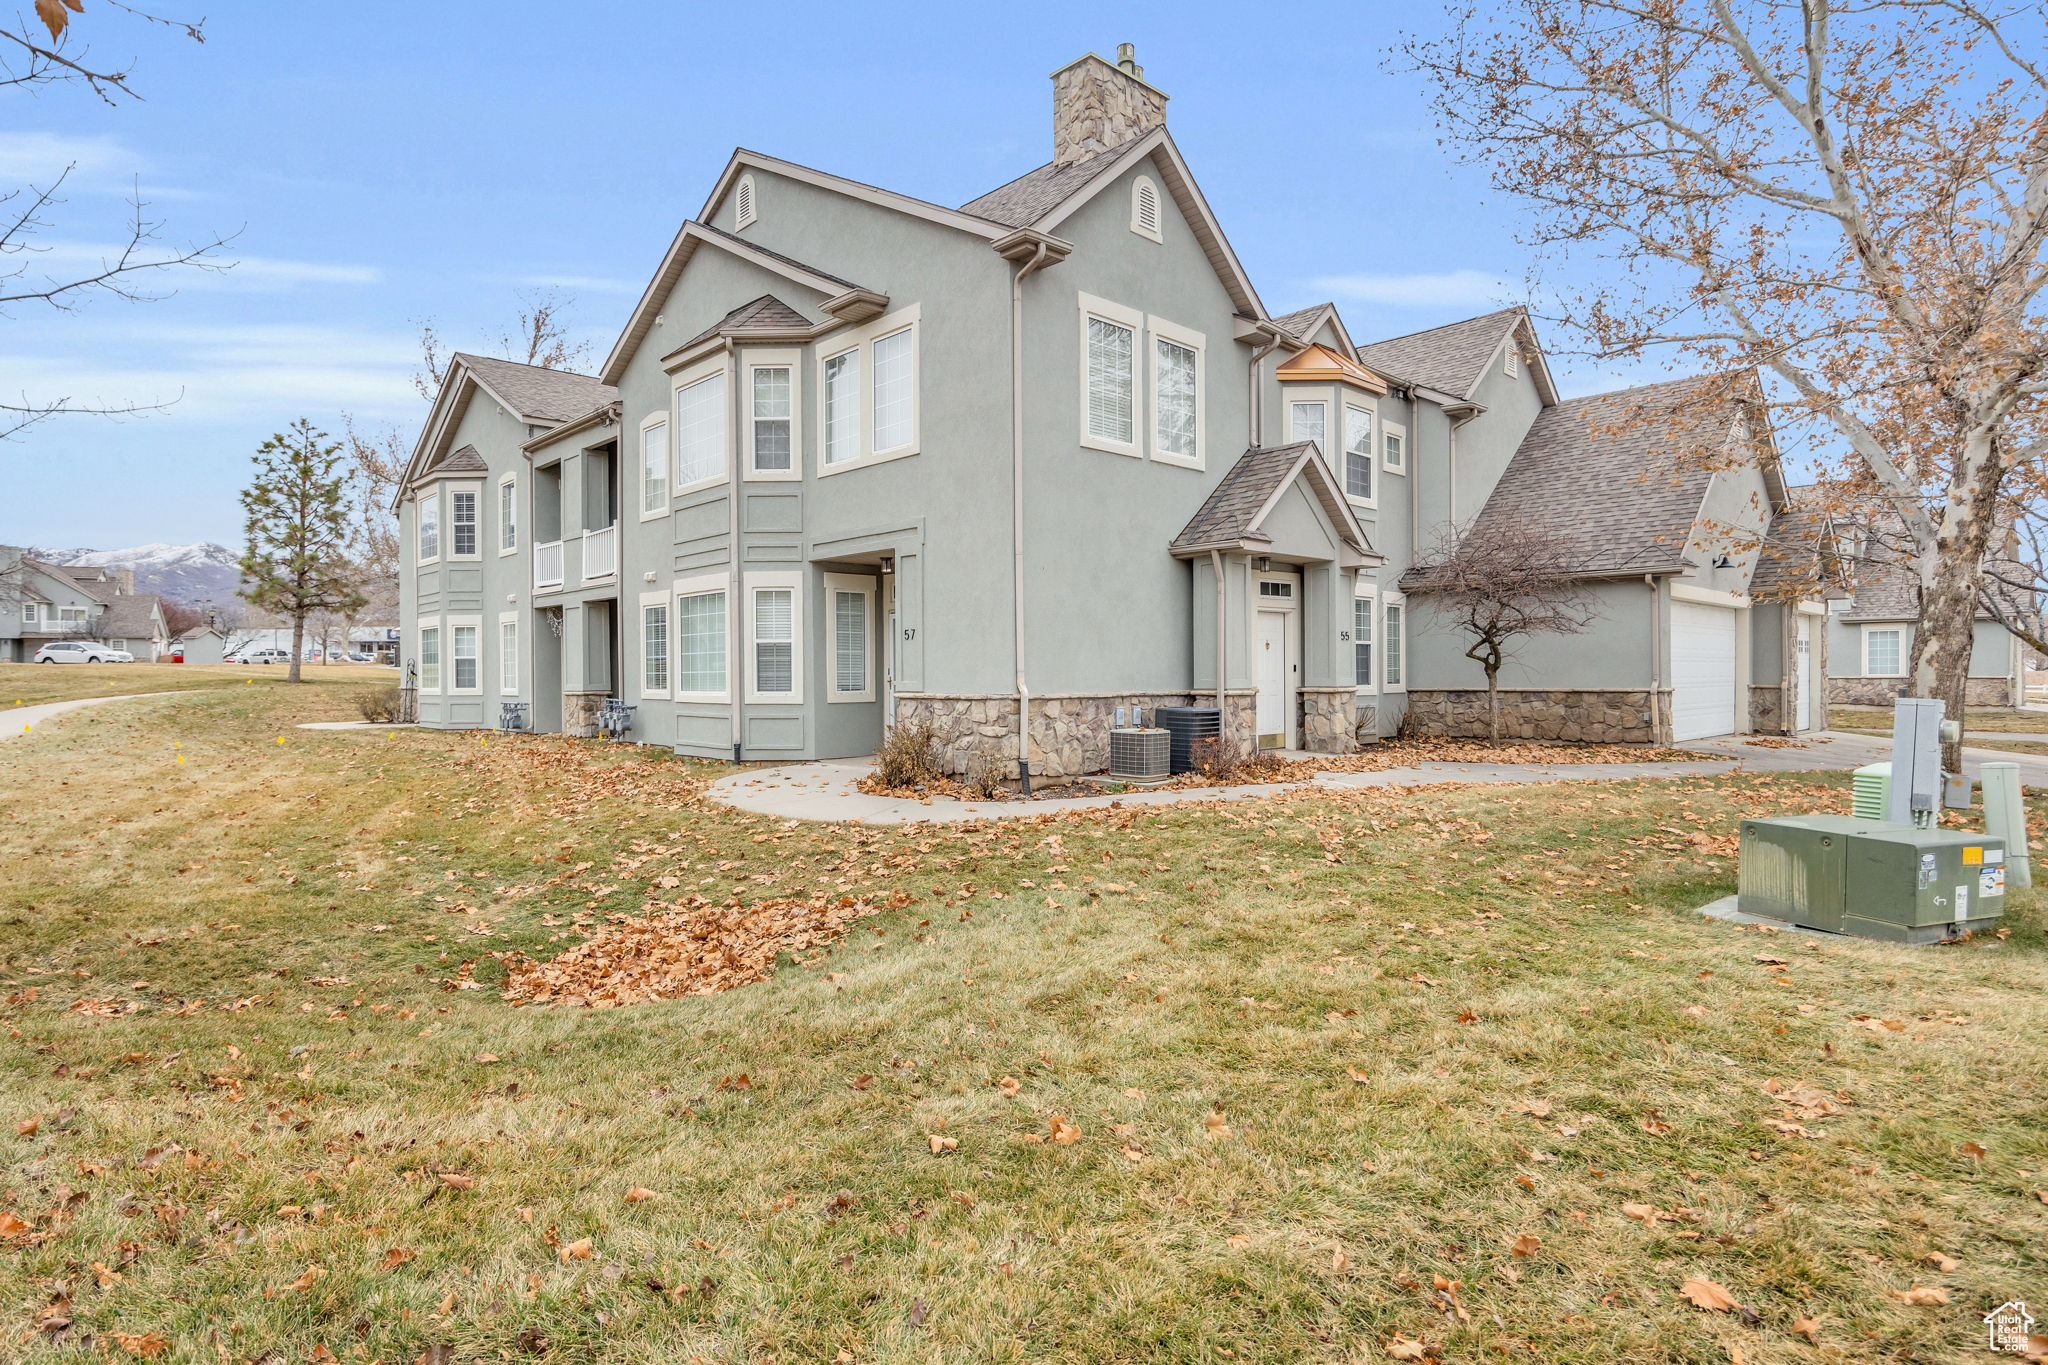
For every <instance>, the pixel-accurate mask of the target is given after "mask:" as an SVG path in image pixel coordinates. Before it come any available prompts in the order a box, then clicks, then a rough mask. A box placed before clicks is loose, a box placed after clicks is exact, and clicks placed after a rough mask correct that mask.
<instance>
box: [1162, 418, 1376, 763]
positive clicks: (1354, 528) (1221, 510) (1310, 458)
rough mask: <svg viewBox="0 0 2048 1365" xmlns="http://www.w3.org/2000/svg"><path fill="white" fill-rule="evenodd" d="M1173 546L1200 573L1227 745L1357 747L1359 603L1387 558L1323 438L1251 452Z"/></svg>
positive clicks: (1203, 665)
mask: <svg viewBox="0 0 2048 1365" xmlns="http://www.w3.org/2000/svg"><path fill="white" fill-rule="evenodd" d="M1170 551H1171V553H1172V554H1173V555H1174V556H1175V557H1177V558H1180V559H1184V560H1187V561H1188V562H1189V564H1190V565H1191V567H1192V570H1193V572H1192V588H1191V593H1190V600H1189V610H1190V612H1191V619H1190V624H1191V627H1192V629H1191V635H1192V638H1193V653H1194V658H1193V660H1192V661H1191V662H1192V674H1193V678H1194V691H1195V693H1196V700H1197V704H1201V703H1203V702H1205V701H1206V702H1209V703H1211V704H1218V703H1217V698H1218V697H1219V696H1220V697H1221V701H1220V705H1221V707H1222V710H1223V733H1224V736H1225V739H1226V741H1228V742H1229V743H1230V744H1231V745H1232V746H1234V747H1235V748H1236V749H1237V750H1239V751H1240V752H1249V751H1251V750H1252V749H1255V748H1256V749H1301V750H1306V751H1308V752H1310V753H1349V752H1351V751H1352V750H1353V749H1355V748H1356V747H1357V745H1358V738H1357V723H1358V687H1359V683H1358V678H1359V674H1358V671H1357V663H1356V655H1355V649H1356V645H1355V643H1354V640H1353V624H1354V615H1355V609H1354V607H1353V605H1352V604H1353V602H1354V601H1355V600H1357V582H1358V576H1359V575H1360V573H1361V572H1366V573H1369V572H1370V571H1371V570H1372V569H1374V568H1377V567H1378V566H1379V565H1380V564H1382V563H1383V562H1384V560H1383V559H1382V557H1381V556H1380V555H1378V554H1377V553H1375V552H1374V551H1373V549H1372V546H1371V543H1370V542H1369V541H1368V539H1367V538H1366V534H1365V530H1364V528H1363V527H1362V526H1361V525H1360V524H1359V522H1358V518H1357V516H1356V514H1355V513H1353V511H1352V509H1351V505H1350V503H1349V502H1348V501H1346V499H1345V497H1344V493H1343V489H1342V487H1341V486H1340V485H1339V484H1338V482H1337V479H1336V476H1335V474H1334V473H1332V472H1331V469H1330V466H1329V465H1328V464H1327V463H1326V462H1325V461H1324V459H1323V456H1322V453H1321V452H1320V451H1319V450H1318V449H1317V448H1316V446H1315V444H1314V443H1313V442H1308V441H1303V442H1297V443H1295V444H1293V445H1285V446H1273V447H1254V448H1253V449H1251V450H1248V451H1246V452H1245V453H1244V455H1243V456H1242V457H1241V458H1240V459H1239V460H1238V462H1237V464H1236V465H1235V466H1234V467H1233V468H1232V469H1231V471H1230V472H1229V473H1228V474H1226V475H1225V476H1224V478H1223V481H1222V482H1221V483H1219V484H1218V485H1217V486H1216V488H1215V491H1214V492H1212V493H1211V494H1210V495H1209V497H1208V500H1207V501H1205V502H1204V503H1203V504H1202V506H1201V508H1200V509H1199V510H1198V511H1197V512H1196V513H1195V515H1194V517H1193V518H1192V519H1191V520H1190V521H1189V522H1188V524H1187V526H1186V528H1185V529H1183V530H1182V531H1181V533H1180V535H1179V536H1177V537H1176V538H1175V539H1174V541H1173V544H1172V545H1171V547H1170ZM1219 679H1220V680H1221V683H1220V687H1219ZM1204 694H1206V695H1204Z"/></svg>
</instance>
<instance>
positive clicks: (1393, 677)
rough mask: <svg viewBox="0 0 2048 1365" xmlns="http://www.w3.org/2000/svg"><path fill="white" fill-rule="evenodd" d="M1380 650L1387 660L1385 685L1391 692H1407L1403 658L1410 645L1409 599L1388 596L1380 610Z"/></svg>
mask: <svg viewBox="0 0 2048 1365" xmlns="http://www.w3.org/2000/svg"><path fill="white" fill-rule="evenodd" d="M1380 627H1381V628H1380V641H1381V644H1380V650H1381V654H1382V657H1383V658H1385V660H1386V674H1385V684H1386V687H1387V689H1388V690H1389V691H1405V690H1406V689H1407V686H1408V684H1407V683H1406V682H1404V681H1403V678H1404V676H1405V674H1404V672H1403V670H1404V669H1405V668H1406V667H1407V661H1406V659H1405V658H1404V657H1403V656H1404V655H1405V654H1406V652H1407V644H1408V599H1407V598H1405V597H1401V596H1398V595H1395V594H1391V593H1390V594H1388V596H1387V598H1386V601H1385V603H1384V604H1383V605H1382V607H1381V609H1380Z"/></svg>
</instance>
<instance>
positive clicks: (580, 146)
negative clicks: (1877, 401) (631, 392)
mask: <svg viewBox="0 0 2048 1365" xmlns="http://www.w3.org/2000/svg"><path fill="white" fill-rule="evenodd" d="M182 2H183V0H161V3H162V4H164V5H166V6H175V5H177V4H179V3H182ZM24 8H25V6H24ZM196 8H200V9H203V10H204V12H205V14H206V16H207V25H206V33H207V42H206V43H205V45H204V46H195V45H194V44H192V43H190V42H188V41H184V40H182V39H178V38H175V37H173V36H170V35H168V34H162V33H152V32H146V31H143V30H141V29H139V28H138V27H137V26H136V25H135V24H134V23H133V22H132V21H129V20H125V19H123V18H122V17H121V16H119V15H118V14H117V13H116V12H114V11H112V10H111V9H109V8H108V7H107V6H105V5H99V4H88V8H87V12H86V14H85V15H83V16H82V18H81V21H80V27H81V33H82V34H83V35H84V36H86V37H89V38H90V39H91V42H92V48H93V55H94V56H95V57H98V58H100V59H102V60H109V59H111V60H114V61H122V62H125V61H126V60H127V59H129V58H131V57H132V58H133V59H134V60H135V66H136V80H135V84H136V88H137V89H138V90H139V91H140V92H141V93H142V94H143V95H144V96H146V99H145V101H144V102H141V103H132V102H124V104H123V105H122V107H120V108H118V109H108V108H106V107H104V106H102V105H100V104H98V103H97V102H95V101H93V100H92V99H91V98H90V96H88V95H86V94H83V93H81V92H77V91H52V92H46V93H44V94H42V95H40V96H37V97H33V98H31V97H26V96H22V95H0V190H4V189H6V188H11V187H14V186H16V185H19V184H21V183H23V181H25V180H41V179H44V178H47V177H48V176H49V175H51V174H52V173H54V172H55V171H57V170H61V169H62V167H63V166H64V165H65V164H66V163H67V162H73V161H75V162H76V163H77V165H78V169H77V171H76V172H75V173H74V176H73V180H72V183H71V186H70V192H69V194H68V202H67V203H65V204H64V205H63V206H62V207H60V208H59V209H57V210H55V211H53V213H52V215H51V216H52V219H53V222H52V226H51V229H50V230H49V231H48V232H47V233H46V234H45V235H44V237H43V239H42V240H43V243H44V244H45V245H47V246H51V247H53V248H56V249H57V253H58V254H57V256H55V257H53V258H52V259H53V261H61V260H62V259H68V258H74V257H77V256H80V255H85V256H87V257H90V255H91V254H92V253H93V251H94V250H95V249H96V248H97V247H98V246H100V245H101V244H104V243H106V242H108V241H110V240H114V238H115V235H116V234H117V233H118V231H119V229H120V227H121V225H122V222H123V214H124V213H125V212H126V210H125V206H124V204H123V202H122V196H123V195H124V194H125V193H127V192H128V191H129V189H130V187H131V184H132V183H133V182H134V180H135V179H136V178H138V177H139V180H140V184H141V189H142V195H143V197H144V198H145V199H147V200H149V201H150V202H151V206H152V207H151V213H152V215H153V216H157V217H161V218H163V219H165V220H166V221H167V224H168V226H167V228H166V236H167V237H168V238H170V239H172V240H182V239H187V238H193V237H204V236H207V235H209V234H213V233H223V234H225V233H236V234H239V235H238V236H237V237H236V240H235V242H234V245H233V249H232V253H231V255H232V257H233V258H234V259H236V260H238V261H239V262H240V264H239V265H238V266H237V268H236V269H234V270H233V271H230V272H228V273H226V274H223V275H218V276H192V275H185V276H183V277H182V278H180V279H179V280H178V281H176V283H177V291H176V293H175V295H174V296H173V297H170V298H168V299H165V300H163V301H161V302H154V303H149V304H144V305H133V304H127V303H122V302H120V301H118V300H111V299H108V300H101V301H99V302H96V303H93V304H92V305H90V306H89V307H87V308H85V309H84V310H83V311H81V312H78V313H74V314H69V315H63V316H53V315H50V314H48V313H47V312H39V311H36V310H33V309H19V310H17V312H16V313H15V315H14V316H13V317H11V318H7V319H0V376H4V377H0V388H4V389H5V390H6V391H7V392H9V393H10V394H12V393H15V392H18V391H19V390H22V389H27V390H28V391H29V392H30V393H31V394H34V395H38V396H42V397H49V396H54V395H58V394H69V395H72V396H73V397H75V398H80V399H87V398H94V397H99V398H105V399H108V400H144V401H148V400H166V399H177V400H178V401H176V402H175V403H174V404H173V405H172V406H171V407H170V408H169V409H168V410H167V411H165V412H163V413H160V414H156V415H151V416H147V417H137V418H132V419H125V420H121V421H108V420H103V419H95V418H69V419H65V420H61V421H53V422H48V423H45V424H43V425H42V426H40V427H38V428H35V429H34V430H32V431H30V432H28V433H26V434H25V435H23V436H22V437H20V438H18V439H17V440H15V441H13V442H8V443H4V444H0V488H4V489H5V490H6V492H5V494H0V543H23V542H26V543H31V544H40V545H50V546H91V547H95V548H111V547H116V546H123V545H131V544H137V543H141V542H146V541H173V542H189V541H196V540H216V541H220V542H221V543H223V544H227V545H230V546H234V545H237V544H238V543H239V540H238V537H239V535H240V515H239V510H238V507H237V504H236V502H235V493H236V491H237V489H238V488H239V487H240V486H241V484H242V483H243V481H244V479H245V477H246V473H247V469H248V458H249V455H250V453H251V452H252V451H253V450H254V449H255V447H256V446H257V445H258V444H259V443H260V442H261V441H262V440H263V439H264V438H265V437H266V436H267V435H269V434H270V433H271V432H272V431H275V430H277V429H278V428H280V427H282V426H283V425H284V424H285V423H286V422H288V421H290V420H291V419H293V418H295V417H299V416H305V417H308V418H310V419H311V420H313V421H314V422H315V423H316V424H318V425H321V426H324V427H326V428H328V429H330V430H333V429H336V428H338V426H339V423H340V415H341V413H342V412H344V411H349V412H353V413H355V414H356V415H357V417H358V418H359V419H361V420H364V421H367V422H372V423H378V422H393V423H400V424H404V425H406V426H408V427H411V426H412V425H413V424H416V423H417V421H418V420H419V418H420V416H421V414H422V412H423V409H424V404H423V403H422V402H421V400H420V399H419V398H418V397H417V395H415V394H414V392H413V390H412V388H411V385H410V383H409V382H408V375H409V374H410V373H411V371H412V369H413V365H414V361H415V357H416V354H417V349H416V343H415V340H414V338H415V335H416V331H417V327H416V320H418V319H422V318H433V319H435V320H436V322H437V324H438V326H439V329H440V331H441V332H442V334H443V335H444V336H445V337H446V338H447V339H448V340H449V342H451V343H452V344H454V345H456V346H480V345H482V344H484V343H485V341H486V339H487V338H489V337H492V336H496V335H498V334H499V331H500V330H502V329H504V328H506V327H508V326H509V325H510V322H511V319H512V317H513V314H514V313H515V311H516V310H517V308H518V306H519V293H520V291H521V290H522V289H531V288H533V287H537V286H544V285H549V284H554V285H559V286H561V287H562V288H564V289H565V290H566V291H567V292H568V293H570V294H572V295H573V296H574V300H575V306H574V309H573V319H574V321H575V322H576V323H577V325H578V329H579V332H581V333H583V334H585V335H587V336H588V337H589V339H590V340H591V342H592V343H593V350H594V351H595V352H597V353H599V354H601V353H602V351H603V350H604V348H605V345H606V344H608V342H609V340H610V338H611V335H612V334H613V332H614V331H615V330H616V329H617V327H618V326H619V325H620V324H621V323H622V322H623V321H624V318H625V315H626V313H627V311H628V310H629V309H630V307H631V305H632V302H633V299H634V297H635V296H636V295H637V293H638V291H639V290H640V288H641V286H642V284H643V283H644V281H645V277H646V275H647V274H648V273H649V272H651V271H652V270H653V268H654V266H655V265H656V263H657V262H658V260H659V258H660V254H661V252H662V250H663V248H664V247H665V246H666V245H667V243H668V240H669V238H670V236H671V234H672V233H673V232H674V230H675V228H676V225H677V224H678V223H679V222H680V221H681V220H682V219H684V218H686V217H687V216H689V215H690V214H691V213H694V212H695V211H696V210H697V208H698V207H699V206H700V205H701V204H702V202H703V198H704V196H705V194H706V192H707V191H708V190H709V188H710V186H711V183H712V181H713V180H714V179H715V177H716V176H717V174H718V172H719V170H720V169H721V168H722V167H723V165H724V163H725V160H726V158H727V156H728V155H729V153H730V152H731V150H732V148H733V147H734V146H736V145H745V146H749V147H753V148H756V149H758V150H761V151H764V152H769V153H772V154H774V155H777V156H783V157H787V158H789V159H791V160H794V161H798V162H802V163H804V164H807V165H813V166H817V167H820V168H823V169H826V170H830V171H834V172H837V173H840V174H844V175H849V176H852V177H855V178H857V179H861V180H866V181H870V182H873V183H876V184H881V185H886V186H889V187H890V188H892V189H898V190H901V191H903V192H905V193H908V194H914V195H917V196H920V197H922V198H927V199H932V200H936V201H938V202H941V203H947V204H958V203H961V202H963V201H965V200H967V199H969V198H971V197H973V196H974V195H976V194H979V193H981V192H982V191H984V190H986V189H989V188H991V187H993V186H994V185H997V184H1000V183H1001V182H1003V181H1005V180H1008V179H1010V178H1012V177H1013V176H1016V175H1018V174H1021V173H1022V172H1024V171H1026V170H1028V169H1030V168H1031V167H1033V166H1036V165H1038V164H1040V163H1041V162H1043V161H1045V160H1046V159H1047V158H1048V157H1049V155H1050V143H1051V112H1050V109H1051V82H1050V81H1049V80H1048V79H1047V77H1048V74H1049V73H1050V72H1051V71H1052V70H1053V69H1054V68H1055V67H1058V66H1061V65H1064V64H1065V63H1066V62H1067V61H1069V60H1071V59H1072V58H1074V57H1077V56H1079V55H1081V54H1082V53H1083V52H1087V51H1090V50H1093V51H1097V52H1101V53H1103V54H1105V55H1111V54H1113V52H1114V49H1115V45H1116V44H1117V43H1118V42H1120V41H1126V42H1134V43H1136V44H1137V46H1138V60H1139V61H1140V62H1141V63H1143V65H1144V66H1145V68H1146V75H1147V78H1148V79H1149V80H1151V81H1152V82H1153V83H1155V84H1156V85H1158V86H1160V87H1161V88H1162V89H1164V90H1165V91H1166V92H1167V93H1168V94H1169V95H1170V96H1172V102H1171V104H1170V105H1169V106H1168V123H1169V126H1170V127H1171V128H1172V129H1173V132H1174V136H1175V138H1176V140H1177V141H1178V142H1179V144H1180V146H1181V148H1182V150H1183V151H1184V152H1185V153H1186V155H1187V156H1188V158H1189V161H1190V163H1191V165H1192V166H1193V168H1194V171H1195V174H1196V176H1197V177H1198V178H1199V180H1200V181H1201V184H1202V187H1203V190H1204V192H1205V193H1206V194H1207V195H1208V197H1209V199H1210V202H1211V204H1212V205H1213V206H1214V207H1215V209H1216V211H1217V213H1218V215H1219V216H1220V218H1221V219H1222V222H1223V225H1224V229H1225V231H1226V232H1228V233H1229V235H1230V238H1231V241H1232V243H1233V245H1234V246H1235V247H1236V248H1237V251H1238V253H1239V255H1240V256H1241V257H1242V258H1243V259H1244V261H1245V263H1246V265H1247V267H1248V268H1249V269H1250V271H1251V272H1252V276H1253V279H1254V281H1255V282H1256V283H1257V285H1258V287H1259V289H1260V292H1261V294H1262V296H1263V297H1264V299H1265V301H1266V304H1267V306H1268V307H1269V308H1271V309H1273V310H1274V311H1275V312H1283V311H1286V310H1289V309H1292V308H1297V307H1300V306H1302V305H1304V304H1308V303H1312V302H1316V301H1319V300H1321V299H1323V298H1326V297H1335V298H1336V299H1337V300H1338V301H1339V302H1340V304H1341V305H1342V306H1343V307H1344V310H1345V313H1346V317H1347V319H1348V320H1349V322H1350V323H1351V327H1352V331H1353V334H1354V335H1356V336H1358V337H1359V338H1360V339H1361V340H1363V339H1366V338H1369V337H1376V336H1388V335H1395V334H1398V333H1402V332H1408V331H1413V330H1415V329H1417V328H1421V327H1427V326H1432V325H1435V324H1437V323H1440V322H1446V321H1450V320H1453V319H1455V318H1459V317H1465V316H1469V315H1471V314H1473V313H1477V312H1482V311H1485V310H1486V309H1487V308H1489V307H1492V306H1496V304H1497V303H1499V302H1509V301H1513V298H1514V291H1515V290H1516V289H1517V288H1518V287H1519V282H1520V280H1521V273H1522V265H1521V261H1522V253H1521V252H1520V251H1519V250H1518V249H1517V248H1516V246H1515V244H1514V241H1513V234H1512V220H1511V217H1510V215H1509V214H1508V213H1504V212H1503V211H1501V210H1500V209H1499V208H1496V207H1494V206H1493V205H1492V204H1491V203H1490V202H1489V201H1490V198H1491V196H1490V195H1489V193H1488V192H1487V189H1486V187H1485V186H1484V184H1483V183H1482V182H1481V181H1480V180H1479V178H1478V177H1477V175H1476V174H1475V173H1474V172H1472V171H1470V170H1467V169H1464V168H1461V167H1458V166H1457V165H1455V164H1454V163H1453V161H1452V159H1451V157H1450V156H1449V155H1448V154H1447V153H1446V152H1444V151H1443V150H1442V149H1441V148H1439V147H1438V146H1437V145H1436V141H1435V135H1434V133H1433V131H1432V129H1431V126H1430V120H1429V114H1428V110H1427V108H1426V105H1425V100H1424V92H1423V90H1422V88H1421V86H1420V84H1419V82H1418V81H1417V79H1416V78H1414V77H1411V76H1408V75H1405V74H1400V73H1398V72H1395V71H1390V70H1389V69H1387V65H1386V63H1385V60H1384V59H1385V54H1386V52H1387V50H1388V47H1389V46H1390V45H1391V43H1392V42H1393V40H1394V37H1395V35H1396V34H1397V33H1398V32H1399V31H1400V30H1401V29H1402V27H1403V26H1413V25H1415V24H1417V23H1425V24H1427V23H1434V22H1435V12H1434V10H1433V8H1426V7H1424V6H1421V5H1413V4H1407V5H1395V4H1383V3H1381V4H1359V3H1350V4H1319V3H1303V4H1295V5H1291V6H1289V7H1288V8H1287V10H1286V11H1285V19H1284V22H1283V21H1279V20H1277V19H1267V18H1265V17H1263V15H1262V14H1261V12H1260V11H1259V10H1258V9H1256V8H1248V7H1245V6H1243V5H1236V4H1232V5H1223V4H1208V3H1195V4H1185V3H1183V4H1174V5H1163V4H1162V5H1140V6H1119V7H1108V6H1102V5H1096V4H1064V3H1051V4H1046V5H1041V6H1038V7H1036V8H1035V9H1034V11H1033V14H1032V17H1031V18H1030V19H1029V20H1024V19H1021V18H1020V19H1017V20H1016V21H1014V22H1006V23H998V22H993V21H992V20H991V17H990V16H992V15H993V14H994V13H996V12H995V11H990V10H987V9H986V7H982V6H963V5H957V4H945V5H890V6H863V7H860V8H859V9H858V10H852V11H850V10H848V9H847V8H846V7H845V6H843V5H834V6H831V7H826V6H813V5H810V4H805V3H786V4H783V5H780V6H776V7H773V8H772V9H762V8H760V7H756V6H729V5H719V6H712V5H698V4H683V3H668V2H664V0H609V2H608V3H603V4H569V3H563V2H562V0H545V3H543V2H542V0H442V2H441V3H420V0H404V3H399V0H351V3H347V4H310V3H288V4H280V3H277V0H206V2H205V3H204V4H203V5H200V6H196ZM165 283H166V284H169V283H171V281H169V280H167V281H166V282H165ZM1560 377H1561V378H1562V379H1564V380H1565V381H1566V388H1567V391H1584V390H1586V389H1588V388H1598V387H1603V385H1601V384H1599V383H1597V382H1593V383H1587V382H1579V383H1572V382H1571V379H1572V376H1571V367H1570V366H1569V365H1568V364H1561V365H1560Z"/></svg>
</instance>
